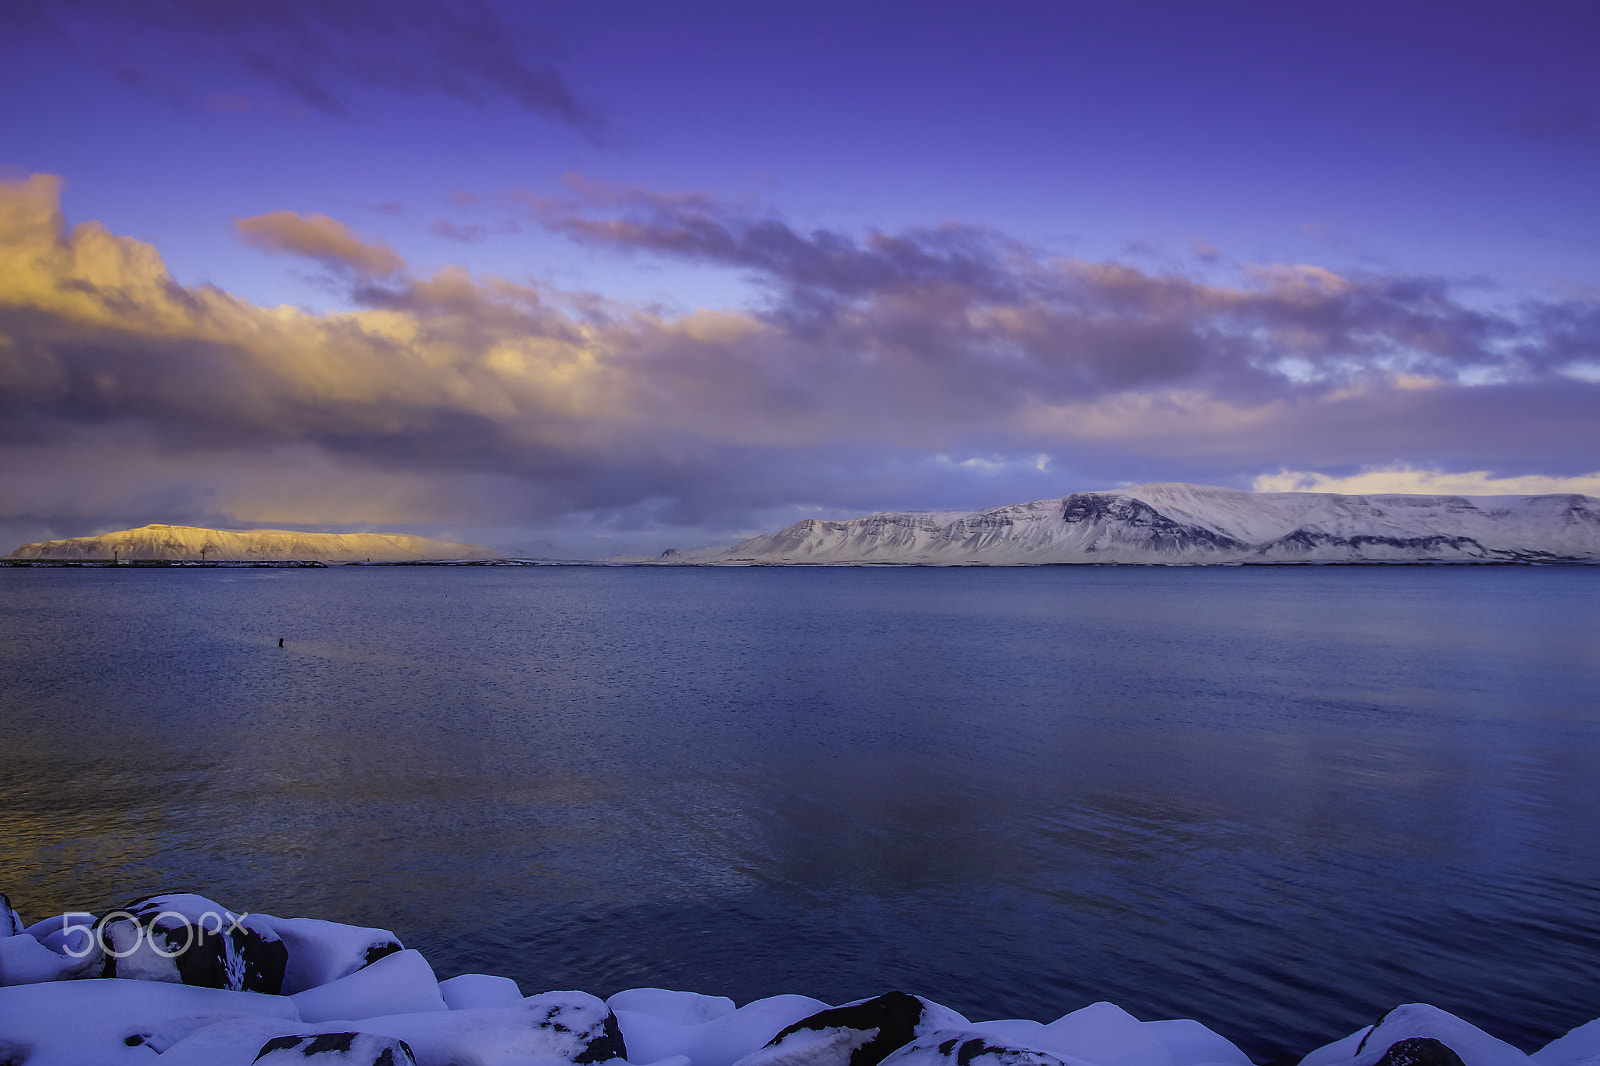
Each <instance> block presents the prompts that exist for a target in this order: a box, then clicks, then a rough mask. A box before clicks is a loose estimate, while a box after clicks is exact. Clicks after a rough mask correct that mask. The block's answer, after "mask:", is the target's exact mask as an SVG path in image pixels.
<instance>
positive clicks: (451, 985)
mask: <svg viewBox="0 0 1600 1066" xmlns="http://www.w3.org/2000/svg"><path fill="white" fill-rule="evenodd" d="M439 994H440V995H441V996H443V997H444V1005H445V1006H447V1007H449V1008H450V1009H451V1010H471V1009H472V1008H474V1007H514V1006H516V1005H517V1004H518V1003H521V1002H522V989H520V988H518V987H517V983H516V982H515V981H513V980H512V979H511V978H509V977H491V976H489V975H488V974H484V973H464V974H462V975H461V976H460V977H452V978H450V980H448V981H440V982H439Z"/></svg>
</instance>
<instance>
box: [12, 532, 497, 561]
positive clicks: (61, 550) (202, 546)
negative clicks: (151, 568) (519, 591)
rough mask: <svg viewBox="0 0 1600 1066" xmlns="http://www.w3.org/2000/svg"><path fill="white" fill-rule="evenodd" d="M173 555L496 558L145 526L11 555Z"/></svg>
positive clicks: (481, 552)
mask: <svg viewBox="0 0 1600 1066" xmlns="http://www.w3.org/2000/svg"><path fill="white" fill-rule="evenodd" d="M113 556H115V557H116V558H118V559H130V560H131V559H167V560H173V561H178V560H196V561H202V562H282V561H286V560H291V559H306V560H313V559H314V560H319V561H321V562H325V563H359V562H368V561H371V562H375V563H377V562H386V563H387V562H410V561H414V560H420V559H491V558H494V553H493V552H491V551H489V550H488V549H487V548H480V547H478V546H477V545H476V544H455V543H452V542H450V541H447V540H431V539H429V538H427V537H413V536H408V535H406V534H403V533H301V532H297V531H295V530H289V529H251V530H244V531H237V532H234V531H228V530H220V529H201V528H199V527H196V526H162V525H152V526H142V527H140V528H139V529H124V530H122V531H121V532H118V533H105V534H102V535H100V536H98V537H74V538H72V539H70V540H47V541H40V542H38V543H36V544H24V545H23V546H22V547H20V548H18V549H17V550H16V551H14V552H12V553H11V554H10V555H9V556H7V558H9V559H110V558H112V557H113Z"/></svg>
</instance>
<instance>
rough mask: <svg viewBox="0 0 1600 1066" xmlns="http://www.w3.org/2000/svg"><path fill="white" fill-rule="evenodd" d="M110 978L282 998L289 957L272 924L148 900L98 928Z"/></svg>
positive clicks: (168, 899)
mask: <svg viewBox="0 0 1600 1066" xmlns="http://www.w3.org/2000/svg"><path fill="white" fill-rule="evenodd" d="M95 936H96V940H97V942H98V943H97V946H98V947H99V948H100V949H101V950H102V951H103V952H104V955H103V959H102V962H103V967H104V968H103V971H102V974H103V976H105V977H122V978H132V979H134V980H140V981H167V982H171V983H174V984H185V985H196V986H199V987H202V988H227V989H232V990H234V991H236V992H266V993H269V994H271V995H277V994H278V993H280V992H281V991H282V990H283V972H284V968H285V966H286V965H287V963H288V959H289V953H288V949H287V948H285V947H284V944H283V941H281V940H280V939H279V938H278V935H277V933H275V932H274V931H273V929H272V926H271V924H270V922H268V921H265V920H263V919H260V918H256V917H255V916H254V915H248V914H241V913H235V912H234V911H230V910H228V909H227V908H226V907H223V906H222V905H220V904H218V903H216V902H214V901H212V900H209V899H206V898H205V897H204V896H196V895H190V894H180V895H171V896H148V897H146V898H144V899H139V900H135V901H134V902H132V903H129V904H126V905H124V906H122V907H119V908H117V909H116V910H113V911H108V912H106V913H105V914H103V915H101V916H100V918H99V919H98V920H97V921H96V922H95Z"/></svg>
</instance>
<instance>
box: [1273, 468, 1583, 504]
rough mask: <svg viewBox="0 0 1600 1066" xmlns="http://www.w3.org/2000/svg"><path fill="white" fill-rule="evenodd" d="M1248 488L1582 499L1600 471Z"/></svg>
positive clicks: (1390, 476) (1321, 477)
mask: <svg viewBox="0 0 1600 1066" xmlns="http://www.w3.org/2000/svg"><path fill="white" fill-rule="evenodd" d="M1250 487H1251V488H1252V489H1254V490H1255V491H1256V492H1341V493H1349V494H1352V495H1374V494H1381V493H1409V492H1420V493H1425V494H1429V495H1438V496H1538V495H1545V494H1554V493H1572V492H1575V493H1580V494H1582V495H1585V496H1600V471H1596V472H1595V473H1592V474H1581V475H1579V476H1577V477H1546V476H1543V475H1539V474H1528V475H1522V476H1517V477H1495V476H1494V475H1493V474H1491V473H1490V472H1489V471H1487V470H1470V471H1465V472H1461V473H1450V472H1447V471H1444V470H1417V469H1414V468H1413V467H1410V466H1406V465H1405V464H1403V463H1397V464H1393V465H1390V466H1383V467H1377V468H1374V469H1370V470H1363V471H1361V472H1360V473H1359V474H1351V475H1348V476H1346V477H1331V476H1329V475H1327V474H1319V473H1314V472H1310V471H1295V470H1280V471H1279V472H1278V473H1276V474H1263V475H1261V476H1260V477H1258V478H1256V479H1255V481H1254V482H1252V483H1251V486H1250Z"/></svg>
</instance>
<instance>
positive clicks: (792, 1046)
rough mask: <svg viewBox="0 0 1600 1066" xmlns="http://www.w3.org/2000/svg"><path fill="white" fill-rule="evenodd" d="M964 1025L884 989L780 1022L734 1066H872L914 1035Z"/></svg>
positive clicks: (917, 999) (934, 1005) (952, 1014)
mask: <svg viewBox="0 0 1600 1066" xmlns="http://www.w3.org/2000/svg"><path fill="white" fill-rule="evenodd" d="M966 1026H967V1020H966V1019H965V1018H963V1017H962V1016H961V1015H959V1014H957V1013H956V1012H955V1011H953V1010H950V1009H948V1008H946V1007H941V1006H940V1005H939V1004H937V1003H933V1002H931V1001H929V1000H925V999H922V998H920V997H918V996H911V995H907V994H906V993H904V992H888V993H885V994H884V995H881V996H876V997H874V998H872V999H860V1000H856V1001H854V1002H852V1003H846V1004H844V1005H843V1006H839V1007H829V1008H828V1009H827V1010H821V1011H818V1012H816V1013H815V1014H812V1015H809V1016H807V1017H805V1018H802V1019H800V1020H799V1021H797V1022H794V1023H793V1024H791V1025H788V1026H785V1027H784V1028H783V1029H782V1030H780V1031H779V1032H778V1034H777V1035H776V1036H774V1037H773V1038H772V1039H771V1040H769V1041H767V1043H766V1045H765V1046H764V1047H762V1048H760V1049H758V1050H756V1051H753V1052H751V1053H750V1054H748V1055H746V1056H745V1057H744V1058H742V1059H740V1060H739V1066H877V1064H878V1063H880V1062H882V1061H883V1060H884V1059H885V1058H886V1057H887V1056H888V1055H890V1054H891V1053H893V1052H894V1051H896V1050H898V1049H899V1048H901V1047H904V1046H905V1045H906V1044H909V1043H910V1042H911V1041H913V1040H915V1039H916V1038H917V1037H919V1036H926V1035H927V1034H929V1033H933V1032H937V1031H939V1030H943V1029H961V1028H965V1027H966Z"/></svg>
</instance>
